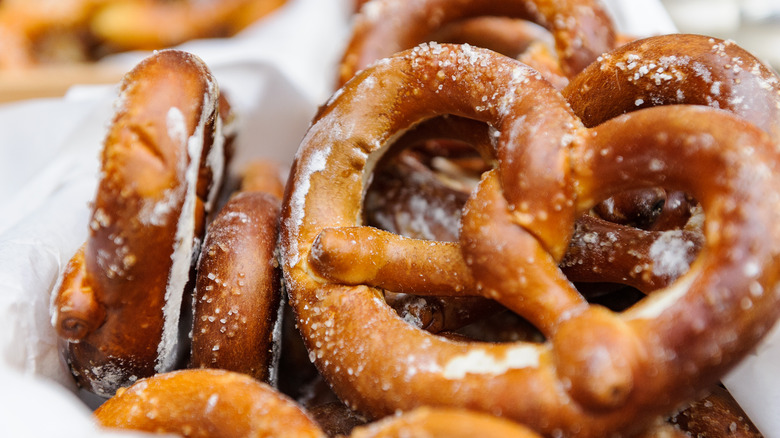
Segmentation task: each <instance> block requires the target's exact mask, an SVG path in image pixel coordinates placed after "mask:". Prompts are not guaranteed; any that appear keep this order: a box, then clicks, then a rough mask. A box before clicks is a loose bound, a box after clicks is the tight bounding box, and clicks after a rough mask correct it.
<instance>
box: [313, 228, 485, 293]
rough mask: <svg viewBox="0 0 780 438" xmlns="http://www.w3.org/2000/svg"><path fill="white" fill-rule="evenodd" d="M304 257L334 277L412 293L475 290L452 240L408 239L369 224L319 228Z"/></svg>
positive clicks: (343, 282)
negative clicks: (319, 230) (309, 249)
mask: <svg viewBox="0 0 780 438" xmlns="http://www.w3.org/2000/svg"><path fill="white" fill-rule="evenodd" d="M309 263H310V265H311V267H312V269H313V270H314V271H315V272H316V273H317V274H318V275H321V276H323V277H325V278H327V279H328V280H330V281H332V282H336V283H342V284H350V285H357V284H366V285H369V286H375V287H381V288H383V289H387V290H390V291H393V292H406V293H415V294H417V295H448V296H467V295H468V294H469V293H472V294H473V293H474V279H473V278H472V276H471V271H470V270H469V269H468V267H467V266H466V263H465V262H464V261H463V256H462V255H461V252H460V248H459V247H458V245H456V244H455V243H451V242H438V241H429V240H420V239H410V238H408V237H403V236H399V235H397V234H394V233H390V232H388V231H383V230H380V229H378V228H373V227H342V228H326V229H323V230H322V231H321V232H320V234H319V236H317V239H316V240H315V241H314V243H313V245H312V250H311V252H310V253H309Z"/></svg>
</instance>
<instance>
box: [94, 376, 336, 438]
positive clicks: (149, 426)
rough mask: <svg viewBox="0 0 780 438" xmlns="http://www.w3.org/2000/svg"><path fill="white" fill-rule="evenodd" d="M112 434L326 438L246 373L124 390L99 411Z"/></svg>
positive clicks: (169, 379)
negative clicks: (127, 431) (129, 431)
mask: <svg viewBox="0 0 780 438" xmlns="http://www.w3.org/2000/svg"><path fill="white" fill-rule="evenodd" d="M94 417H95V419H96V421H97V422H98V424H100V425H101V426H103V427H106V428H112V429H132V430H139V431H145V432H154V433H174V434H179V435H181V436H185V437H202V436H208V437H250V436H251V437H254V436H275V437H325V434H324V433H323V432H322V430H321V429H320V428H319V426H318V425H317V423H316V422H315V421H314V420H313V419H312V418H311V417H310V415H309V414H308V413H306V412H305V411H303V410H302V409H301V408H300V407H299V406H298V405H297V404H295V402H293V401H292V400H290V399H289V398H288V397H286V396H284V395H283V394H281V393H279V392H278V391H276V390H275V389H273V388H272V387H271V386H269V385H267V384H264V383H262V382H259V381H257V380H255V379H253V378H251V377H249V376H247V375H246V374H242V373H235V372H230V371H225V370H213V369H198V370H179V371H172V372H168V373H163V374H158V375H156V376H152V377H149V378H145V379H142V380H140V381H138V382H136V383H135V384H134V385H132V386H131V387H129V388H126V389H122V390H121V391H119V392H117V394H116V395H115V396H114V397H112V398H110V399H109V400H108V401H106V402H105V403H103V404H102V405H101V406H100V407H98V408H97V409H96V410H95V413H94Z"/></svg>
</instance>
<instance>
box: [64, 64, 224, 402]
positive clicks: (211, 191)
mask: <svg viewBox="0 0 780 438" xmlns="http://www.w3.org/2000/svg"><path fill="white" fill-rule="evenodd" d="M120 93H121V94H120V98H119V99H118V104H117V112H116V115H115V117H114V120H113V123H112V125H111V127H110V129H109V132H108V135H107V136H106V140H105V145H104V149H103V154H102V168H101V180H100V181H99V184H98V189H97V193H96V196H95V200H94V204H93V210H92V219H91V221H90V225H89V236H88V238H87V242H86V244H85V247H84V249H83V251H81V252H79V254H77V255H76V256H75V257H74V258H73V260H71V262H70V264H69V267H68V268H67V270H66V272H65V274H64V277H63V278H64V280H63V282H62V283H61V285H60V287H59V289H58V290H57V291H56V292H55V296H54V298H53V308H52V312H53V323H54V326H55V329H56V330H57V332H58V334H59V335H60V337H62V338H63V339H64V340H65V341H67V342H66V343H65V345H64V349H65V354H64V355H65V358H66V360H67V363H68V365H69V367H70V369H71V371H72V372H73V374H74V376H75V377H76V380H77V381H78V382H79V384H80V385H82V386H84V387H85V388H86V389H88V390H90V391H93V392H95V393H96V394H98V395H101V396H110V395H112V394H113V393H114V391H115V390H116V389H117V388H119V387H120V386H127V385H129V384H131V383H133V382H134V381H135V380H137V379H139V378H141V377H144V376H150V375H152V374H154V373H156V372H161V371H166V370H170V369H172V368H173V367H174V366H175V365H177V360H178V357H179V355H178V349H177V343H178V338H179V336H178V321H179V316H180V309H181V304H182V299H183V297H184V296H185V294H186V289H187V284H188V282H189V279H190V273H191V268H192V263H191V262H192V260H193V254H195V251H196V250H197V249H198V248H197V240H199V239H201V238H202V235H203V232H204V228H205V226H204V222H205V220H204V217H205V215H206V214H207V212H208V211H209V210H210V209H211V206H212V205H213V203H214V199H215V195H216V192H217V189H218V187H219V186H220V182H221V179H222V170H223V167H224V164H225V163H224V159H225V157H224V153H223V146H224V144H225V138H224V135H223V133H222V132H221V127H222V123H223V121H222V120H221V119H220V116H219V110H218V108H219V102H218V97H219V89H218V86H217V83H216V81H215V80H214V78H213V77H212V76H211V73H210V72H209V71H208V69H207V68H206V66H205V65H204V64H203V62H202V61H201V60H200V59H199V58H197V57H195V56H194V55H191V54H188V53H185V52H180V51H172V50H171V51H160V52H156V53H155V54H154V55H152V56H150V57H148V58H146V59H145V60H144V61H142V62H141V63H139V64H138V65H137V66H136V67H135V68H134V69H133V70H131V71H130V72H129V73H128V74H127V75H126V77H125V79H124V81H123V83H122V88H121V91H120Z"/></svg>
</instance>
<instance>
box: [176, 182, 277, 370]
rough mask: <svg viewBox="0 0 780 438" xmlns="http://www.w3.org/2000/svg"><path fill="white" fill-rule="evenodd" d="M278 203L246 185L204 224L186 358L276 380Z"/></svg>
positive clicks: (193, 363) (200, 364)
mask: <svg viewBox="0 0 780 438" xmlns="http://www.w3.org/2000/svg"><path fill="white" fill-rule="evenodd" d="M279 210H280V201H279V199H278V198H276V197H274V196H272V195H269V194H267V193H260V192H243V193H238V194H236V195H235V196H233V197H232V198H231V199H230V200H229V201H228V203H227V204H226V205H225V206H224V207H223V208H222V209H221V210H220V211H219V213H218V214H217V216H216V218H215V219H214V221H213V222H211V223H210V224H209V227H208V230H207V233H206V239H205V241H204V244H203V249H202V252H201V255H200V260H199V262H198V275H197V282H196V286H195V292H194V293H195V296H194V299H193V307H194V318H193V328H192V357H191V364H190V366H192V367H198V368H220V369H226V370H231V371H237V372H243V373H246V374H249V375H251V376H253V377H255V378H257V379H258V380H261V381H265V382H273V381H275V377H276V366H277V361H276V359H277V356H278V351H277V349H278V346H277V345H275V341H277V342H278V339H276V327H277V324H278V323H279V311H280V310H279V308H280V305H281V299H282V286H281V270H280V268H279V264H278V261H277V258H276V256H277V252H276V240H277V235H278V234H277V230H278V225H279Z"/></svg>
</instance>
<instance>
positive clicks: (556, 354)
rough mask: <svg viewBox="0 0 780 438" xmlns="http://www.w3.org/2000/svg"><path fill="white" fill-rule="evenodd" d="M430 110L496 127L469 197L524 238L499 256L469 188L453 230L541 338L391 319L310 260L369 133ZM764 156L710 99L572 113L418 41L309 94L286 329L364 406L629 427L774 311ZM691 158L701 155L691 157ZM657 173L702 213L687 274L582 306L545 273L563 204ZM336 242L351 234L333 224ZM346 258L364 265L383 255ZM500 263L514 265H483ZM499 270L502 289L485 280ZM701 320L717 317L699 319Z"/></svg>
mask: <svg viewBox="0 0 780 438" xmlns="http://www.w3.org/2000/svg"><path fill="white" fill-rule="evenodd" d="M378 84H381V85H382V87H381V88H380V87H379V86H378ZM380 90H381V92H380ZM388 108H389V109H392V110H388ZM444 113H451V114H456V115H460V116H466V117H471V118H474V119H477V120H482V121H484V122H487V123H489V124H490V125H491V126H492V127H494V128H495V130H496V136H497V145H496V149H495V151H494V152H493V153H494V156H495V157H496V161H497V162H498V163H499V165H498V173H497V174H496V175H494V176H492V177H489V178H485V179H483V184H480V187H481V189H480V190H481V191H479V192H477V193H476V194H474V199H475V200H485V201H489V200H491V199H498V198H496V196H498V197H502V196H503V197H504V198H505V200H504V202H505V203H506V205H507V207H506V208H505V209H503V212H501V209H500V208H499V209H498V211H499V212H501V214H502V215H505V216H506V219H501V221H505V220H506V221H508V223H510V224H513V225H514V227H515V229H516V233H515V234H519V235H521V236H523V235H524V237H522V238H523V239H525V240H527V242H528V245H529V247H530V248H531V249H533V250H534V251H535V252H534V253H533V254H534V257H533V258H529V256H528V253H525V254H519V255H517V254H505V253H504V251H505V250H507V249H510V248H512V246H513V244H515V243H516V238H515V234H511V235H510V234H507V233H505V232H503V229H504V228H500V229H499V230H501V231H499V232H497V233H496V234H493V235H492V236H493V237H494V238H495V239H497V240H498V243H499V245H496V246H493V245H491V244H488V243H486V242H488V241H486V240H485V239H483V237H484V235H480V234H477V233H475V231H479V230H480V228H481V226H480V224H482V226H488V227H489V226H490V224H491V221H495V220H496V218H497V217H496V216H495V215H493V213H492V212H491V213H490V214H487V213H485V212H487V211H489V209H488V208H483V207H482V206H480V205H479V204H476V208H469V207H467V208H466V209H465V212H466V213H467V214H465V216H464V217H465V218H469V217H471V216H473V218H471V219H469V220H471V221H472V223H473V224H474V225H475V226H474V227H472V228H474V229H475V230H472V231H466V226H465V225H464V229H463V230H462V231H464V232H463V233H462V235H461V245H460V247H461V250H466V253H465V255H464V256H463V258H464V260H465V261H466V262H467V264H468V266H469V267H470V270H471V273H472V274H473V275H475V279H476V281H477V282H478V283H477V284H480V283H481V284H482V285H483V287H482V288H479V287H477V288H476V289H478V290H479V291H480V293H481V294H485V295H487V296H493V297H498V298H506V299H510V300H513V301H512V302H513V303H516V304H517V305H516V306H515V307H514V308H513V310H515V311H520V312H521V313H522V316H524V317H527V318H529V319H531V320H532V321H534V322H536V323H537V324H538V325H540V326H541V327H540V329H541V330H542V331H543V332H545V334H546V335H547V336H548V342H547V343H545V344H528V343H510V344H501V345H496V344H469V343H463V342H457V341H453V340H445V339H441V338H437V337H435V336H431V335H429V334H426V333H424V332H423V331H421V330H419V329H416V328H412V327H410V326H409V325H407V324H405V323H404V322H403V321H402V320H401V319H400V318H399V317H398V316H397V315H396V314H395V313H394V312H393V310H392V309H390V308H389V307H388V306H386V304H385V303H384V301H383V300H382V299H381V292H380V291H378V290H376V289H373V288H371V287H368V286H365V285H358V286H345V285H343V284H339V283H336V282H330V281H328V280H327V279H325V278H323V277H321V276H320V275H317V274H316V273H315V272H317V271H316V270H313V268H314V265H313V262H312V261H313V260H315V259H320V260H324V259H325V258H327V252H328V251H329V247H330V244H328V243H327V242H326V240H327V239H320V240H319V241H318V243H317V246H313V244H314V243H315V241H317V238H318V236H319V235H320V234H321V233H323V231H325V230H329V229H332V230H334V231H327V233H335V234H332V236H333V235H338V233H341V232H344V233H351V232H353V231H355V230H354V229H353V227H356V226H359V225H360V223H359V222H358V221H359V220H360V217H361V199H362V194H363V191H364V188H365V184H367V181H368V180H369V176H368V173H370V171H371V170H372V169H373V165H374V163H375V162H376V160H377V159H378V157H379V156H381V155H382V154H383V153H384V152H385V150H386V145H387V144H388V143H389V142H391V140H392V139H393V138H394V137H395V136H397V135H398V134H399V133H400V132H402V131H403V130H404V129H407V128H409V127H410V126H413V125H414V124H416V123H418V122H420V121H422V120H425V119H427V118H430V117H435V116H437V115H440V114H444ZM337 122H338V123H339V127H340V129H336V127H334V124H335V123H337ZM685 123H690V124H691V126H683V125H684V124H685ZM660 127H663V130H662V131H660V132H661V135H659V134H658V133H659V128H660ZM346 128H349V129H346ZM540 133H544V134H545V135H539V134H540ZM715 144H717V145H718V147H712V145H715ZM514 145H523V147H522V148H520V147H514ZM747 151H752V155H751V153H748V152H747ZM775 154H776V153H775V152H774V150H773V146H772V143H771V142H770V140H769V139H768V137H767V136H766V135H765V134H764V133H763V132H761V131H760V130H758V129H757V128H756V127H754V126H753V125H751V124H749V123H747V122H745V121H743V120H741V119H737V118H735V117H734V116H732V115H730V114H728V113H725V112H722V111H717V110H712V109H708V108H698V107H697V108H693V107H681V106H675V107H672V106H669V107H665V108H654V109H646V110H643V111H641V112H635V113H632V114H629V115H626V116H622V117H620V118H617V119H615V120H612V121H609V122H607V123H605V124H603V125H600V126H598V127H596V128H594V129H588V128H585V127H584V126H582V124H581V123H580V122H579V120H578V119H577V118H576V117H575V116H574V115H573V114H572V113H571V112H570V111H569V109H568V104H567V103H566V101H565V100H564V99H563V97H562V96H561V95H560V94H559V93H558V92H556V91H555V89H554V88H552V87H551V86H550V85H549V83H547V82H545V81H543V80H542V79H541V78H540V77H539V76H538V74H537V73H536V72H533V71H532V70H530V69H528V68H527V67H526V66H524V65H522V64H520V63H517V62H515V61H512V60H511V59H510V58H507V57H501V56H496V55H495V54H494V53H493V52H488V51H484V50H479V49H474V48H471V47H463V46H450V45H423V46H420V47H418V48H416V49H413V50H410V51H407V52H404V53H402V54H399V55H396V56H394V57H391V58H389V59H387V60H385V61H383V62H382V63H377V64H374V65H373V66H372V67H370V68H368V69H366V70H364V71H363V72H361V73H359V74H358V76H356V77H355V78H354V79H353V80H352V81H351V82H350V83H349V84H347V85H346V86H345V87H344V88H343V89H342V90H341V91H340V92H339V93H337V95H336V96H335V97H334V98H333V99H332V100H331V101H330V102H329V103H328V105H326V106H325V107H324V108H323V109H322V110H321V111H320V113H319V115H318V117H317V119H316V120H315V122H314V124H313V125H312V127H311V129H310V130H309V131H308V133H307V135H306V137H305V138H304V141H303V143H302V146H301V148H300V149H299V153H298V155H297V156H296V161H295V164H294V167H293V172H292V174H291V179H290V183H289V184H290V185H289V186H288V190H287V193H286V197H285V203H284V206H283V212H282V235H281V239H282V260H283V263H284V273H285V279H286V282H287V286H288V288H289V289H288V290H289V291H290V296H291V304H292V305H293V307H294V308H295V311H296V315H297V318H298V324H299V328H300V329H301V331H302V334H303V336H304V338H305V341H306V344H307V347H308V349H309V351H310V354H311V355H312V357H313V358H314V360H315V363H316V365H317V367H318V368H319V370H320V371H321V372H322V373H323V375H324V376H325V378H326V379H327V380H328V382H329V383H330V384H331V385H332V386H333V388H334V390H335V391H336V393H337V394H338V395H339V396H340V397H342V398H343V399H344V400H345V401H346V402H348V404H349V405H350V406H351V407H353V408H356V409H358V410H360V411H363V412H366V413H369V414H371V415H374V416H377V417H378V416H382V415H386V414H389V413H392V412H395V411H396V410H399V409H400V410H408V409H412V408H414V407H416V406H419V405H422V404H430V405H438V406H460V407H467V408H471V409H477V410H483V411H488V412H500V413H501V415H503V416H506V417H509V418H512V419H515V420H518V421H521V422H524V423H527V424H529V425H530V426H531V427H533V428H534V429H537V430H539V431H541V432H543V433H545V434H551V435H554V434H564V435H569V434H575V433H576V434H577V435H580V436H604V435H607V434H610V433H612V432H620V433H626V434H629V433H632V432H633V433H635V432H638V431H639V430H641V428H642V427H643V426H644V425H646V424H647V423H648V422H649V421H652V420H653V419H654V418H656V417H657V416H659V415H663V414H664V413H665V412H666V411H668V410H669V409H672V408H673V406H675V405H677V404H678V403H680V402H682V401H683V400H686V399H690V398H691V397H693V396H695V394H697V393H698V391H700V390H701V389H702V388H705V387H707V386H709V385H711V384H712V383H713V382H714V381H715V380H716V379H718V378H719V377H720V376H722V375H723V373H725V372H726V371H727V370H728V369H730V367H731V366H732V365H733V364H735V363H736V362H737V361H738V360H739V359H740V358H741V357H743V356H744V354H746V352H747V351H749V349H750V348H752V346H753V345H755V343H756V342H757V341H758V340H759V339H760V338H761V336H763V334H765V333H766V332H767V330H768V329H769V328H770V327H771V326H772V324H773V323H774V321H775V320H776V319H777V316H778V312H779V311H780V309H778V306H777V304H776V300H777V299H778V296H777V294H775V293H773V292H770V291H775V290H776V289H777V283H778V274H777V272H778V269H777V268H778V266H777V263H778V262H777V261H778V260H780V257H778V254H779V253H780V229H778V227H777V226H776V225H775V221H774V220H773V219H772V217H773V215H774V213H773V212H774V211H777V209H778V208H780V205H778V203H780V196H778V194H777V193H776V189H775V188H774V187H776V186H777V180H776V176H773V175H774V174H775V172H776V169H775V167H776V165H777V164H776V163H777V160H776V156H775ZM680 157H683V158H682V159H680ZM690 163H700V164H701V168H697V169H699V170H697V171H691V169H690V168H689V166H690ZM703 169H707V170H706V172H705V171H704V170H703ZM627 175H633V176H636V179H630V178H627ZM713 175H718V176H717V178H714V177H713ZM336 181H338V182H339V184H335V183H334V182H336ZM486 182H489V183H490V184H486ZM667 185H669V186H671V188H673V189H680V190H684V191H686V192H690V193H692V194H693V195H694V196H695V197H696V199H697V200H699V201H700V202H701V204H702V206H703V208H704V211H705V213H706V214H707V215H708V216H707V217H708V221H710V223H711V224H712V225H711V226H710V227H709V228H707V229H706V231H705V237H706V243H705V247H704V248H705V249H704V251H703V252H702V256H701V258H700V260H698V261H697V263H696V264H695V265H694V268H692V269H691V271H689V273H688V274H686V276H684V277H683V278H682V279H681V280H678V281H677V282H676V283H674V284H673V285H671V286H670V287H668V288H666V289H664V290H663V291H662V292H659V293H656V294H653V295H651V297H650V298H649V299H647V300H643V301H642V302H640V303H639V304H637V305H635V306H634V307H632V308H631V309H629V310H628V311H627V312H625V313H622V314H617V313H613V312H610V311H607V310H605V309H602V308H598V307H591V306H587V305H585V304H583V303H584V302H583V301H582V300H580V299H578V298H576V296H575V295H573V294H572V293H571V292H569V291H567V288H568V287H570V286H569V285H567V282H566V281H565V279H562V278H560V277H558V278H557V279H555V278H554V277H555V275H560V274H555V273H556V272H559V271H558V269H557V266H556V261H557V260H560V258H561V257H562V256H563V253H564V250H565V248H566V245H567V244H568V241H569V236H570V235H571V233H572V232H573V231H571V230H573V225H574V219H575V218H576V217H577V216H578V215H581V214H584V213H585V212H587V211H588V210H589V209H590V208H592V207H593V206H594V205H595V203H597V202H598V201H600V200H602V199H605V198H606V197H608V196H610V195H611V194H614V192H615V191H616V190H628V189H634V188H650V187H656V186H667ZM496 193H497V195H496ZM539 194H543V195H541V196H539ZM488 205H489V202H488V204H486V205H485V207H487V206H488ZM493 210H496V208H493ZM480 214H482V215H483V216H484V217H483V218H482V219H481V218H480ZM719 230H731V232H724V233H720V232H719ZM746 230H748V231H746ZM359 232H361V233H362V232H363V231H359ZM491 232H492V231H491V230H490V229H488V231H487V233H491ZM369 234H370V233H369ZM323 235H324V234H323ZM464 235H465V236H464ZM528 236H531V237H528ZM393 239H395V238H393ZM338 240H339V239H338V238H337V239H333V241H334V242H336V243H337V244H338V245H346V246H349V242H350V240H349V239H343V241H342V242H338ZM398 241H399V242H400V241H401V239H400V238H398ZM323 243H325V244H323ZM366 244H368V245H369V246H370V242H369V243H363V245H366ZM314 248H316V250H317V254H313V253H314ZM727 248H729V249H727ZM345 253H346V252H345ZM726 254H729V255H728V256H727V255H726ZM429 255H430V256H431V257H432V258H436V257H439V258H440V259H441V260H446V257H444V256H442V255H441V254H438V253H436V252H434V251H432V252H430V254H429ZM537 255H538V257H537ZM531 259H532V260H531ZM496 260H503V261H504V262H502V263H496V262H495V261H496ZM545 260H546V262H545V263H544V264H539V263H540V261H545ZM354 263H355V264H361V263H362V264H365V265H366V267H367V269H374V267H373V264H374V263H381V260H380V261H377V260H371V259H369V260H356V261H355V262H354ZM505 263H506V264H507V265H509V266H513V267H514V268H516V269H514V270H513V271H512V272H506V270H501V266H503V265H504V264H505ZM317 268H321V266H318V267H317ZM525 270H528V271H533V272H538V273H540V274H543V275H547V278H538V279H537V278H533V281H524V280H529V279H531V277H530V276H529V277H523V276H522V273H523V272H524V271H525ZM715 273H717V274H715ZM551 278H553V279H552V280H551ZM502 280H504V281H502ZM489 281H492V282H493V283H491V284H492V286H491V287H487V285H488V282H489ZM506 281H512V284H514V285H516V286H518V288H517V289H516V290H514V291H513V290H506V289H502V283H503V284H506ZM550 282H553V283H555V284H556V286H557V287H559V288H560V292H561V293H560V294H557V295H555V296H563V297H569V298H567V300H568V302H566V301H567V300H562V301H557V302H556V301H555V300H553V299H550V300H547V299H546V298H545V297H544V296H539V291H535V290H529V291H528V292H527V293H526V296H525V297H523V296H518V295H517V293H518V292H520V291H523V290H525V288H526V287H528V286H531V285H534V284H539V283H545V284H547V283H550ZM715 291H718V292H715ZM758 291H762V292H761V293H757V292H758ZM544 292H547V291H546V290H545V291H544ZM535 293H536V294H535ZM575 293H576V292H575ZM713 293H717V296H713V295H712V294H713ZM524 298H525V299H526V301H531V302H532V303H531V305H529V304H527V303H523V300H524ZM548 301H549V302H548ZM536 310H540V312H541V313H536ZM559 310H562V313H561V312H559ZM526 311H528V312H529V313H530V311H533V312H534V313H533V314H528V315H526V314H525V313H526ZM714 320H719V321H724V324H723V325H721V324H715V325H716V327H713V326H708V324H707V322H708V321H714ZM735 333H739V335H736V336H735ZM737 339H739V341H737ZM402 351H403V352H404V354H401V353H400V352H402ZM393 352H398V353H397V354H395V353H393ZM408 352H411V353H408ZM600 353H605V354H604V355H600ZM713 358H716V360H713ZM681 369H682V370H683V372H680V370H681ZM345 370H346V372H344V371H345ZM602 383H603V385H602ZM431 387H435V388H436V391H430V388H431Z"/></svg>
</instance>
